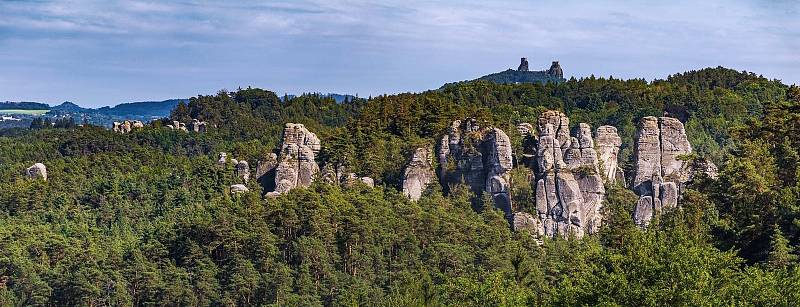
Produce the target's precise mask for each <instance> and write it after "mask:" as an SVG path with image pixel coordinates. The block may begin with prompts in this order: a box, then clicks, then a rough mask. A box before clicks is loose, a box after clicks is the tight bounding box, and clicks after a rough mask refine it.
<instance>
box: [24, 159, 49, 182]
mask: <svg viewBox="0 0 800 307" xmlns="http://www.w3.org/2000/svg"><path fill="white" fill-rule="evenodd" d="M25 174H26V175H27V176H28V178H32V179H36V178H42V180H44V181H47V167H45V166H44V164H42V163H34V164H33V165H32V166H31V167H29V168H27V169H25Z"/></svg>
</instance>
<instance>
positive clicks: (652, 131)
mask: <svg viewBox="0 0 800 307" xmlns="http://www.w3.org/2000/svg"><path fill="white" fill-rule="evenodd" d="M635 146H636V148H635V156H636V173H635V174H634V178H633V190H634V191H635V192H636V194H638V195H639V202H638V203H637V204H636V210H635V211H634V213H633V218H634V221H635V222H636V224H637V225H639V226H641V227H645V226H647V225H648V224H649V223H650V220H651V219H652V218H653V216H654V215H655V214H657V213H659V212H661V211H662V210H664V209H670V208H674V207H676V206H677V205H678V196H679V194H678V193H679V190H680V188H681V186H682V185H683V184H684V183H685V182H687V181H688V180H689V176H690V175H691V174H692V171H691V168H690V165H689V162H687V161H686V159H681V156H682V155H687V154H689V153H691V152H692V145H691V144H689V140H688V138H687V136H686V130H685V129H684V127H683V123H681V122H680V121H679V120H677V119H675V118H671V117H660V118H656V117H653V116H648V117H644V118H642V120H641V122H640V124H639V130H638V131H637V133H636V145H635Z"/></svg>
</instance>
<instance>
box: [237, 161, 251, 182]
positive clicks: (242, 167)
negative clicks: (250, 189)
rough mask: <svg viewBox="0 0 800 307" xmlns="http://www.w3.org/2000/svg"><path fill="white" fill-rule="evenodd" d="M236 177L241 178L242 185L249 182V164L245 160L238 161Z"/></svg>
mask: <svg viewBox="0 0 800 307" xmlns="http://www.w3.org/2000/svg"><path fill="white" fill-rule="evenodd" d="M236 176H237V177H239V178H241V179H242V180H243V181H244V183H247V182H248V181H250V164H249V163H247V161H245V160H240V161H239V163H237V164H236Z"/></svg>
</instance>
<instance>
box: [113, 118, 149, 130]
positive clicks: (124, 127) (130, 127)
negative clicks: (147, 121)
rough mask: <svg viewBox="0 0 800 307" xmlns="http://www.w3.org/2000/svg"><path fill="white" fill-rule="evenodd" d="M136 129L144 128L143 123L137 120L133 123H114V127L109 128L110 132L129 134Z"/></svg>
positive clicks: (127, 121)
mask: <svg viewBox="0 0 800 307" xmlns="http://www.w3.org/2000/svg"><path fill="white" fill-rule="evenodd" d="M137 128H144V123H142V122H141V121H138V120H134V121H129V120H126V121H123V122H121V123H120V122H114V126H113V127H112V128H111V131H114V132H118V133H129V132H131V131H133V129H137Z"/></svg>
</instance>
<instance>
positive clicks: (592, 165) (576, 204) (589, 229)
mask: <svg viewBox="0 0 800 307" xmlns="http://www.w3.org/2000/svg"><path fill="white" fill-rule="evenodd" d="M538 123H539V125H538V129H539V142H538V146H537V150H536V167H535V176H536V180H537V181H536V209H537V216H538V218H539V219H540V221H541V223H542V225H543V229H544V230H543V231H544V234H545V235H546V236H549V237H554V236H568V235H570V234H574V235H575V236H577V237H582V236H583V235H584V234H587V233H595V232H597V230H598V229H599V227H600V223H601V221H602V216H601V213H600V210H601V208H602V202H603V200H604V199H605V187H604V185H603V178H602V175H600V169H599V160H598V155H597V152H596V151H595V149H594V146H595V141H594V139H593V138H592V130H591V127H590V126H589V125H588V124H584V123H581V124H579V125H578V129H577V130H576V134H575V136H574V137H570V136H569V135H568V134H567V135H564V133H565V132H567V131H568V130H567V129H568V127H569V120H568V119H567V118H566V116H565V115H564V114H563V113H561V112H557V111H547V112H544V113H543V114H542V115H541V116H540V117H539V119H538ZM565 144H566V145H565Z"/></svg>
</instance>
